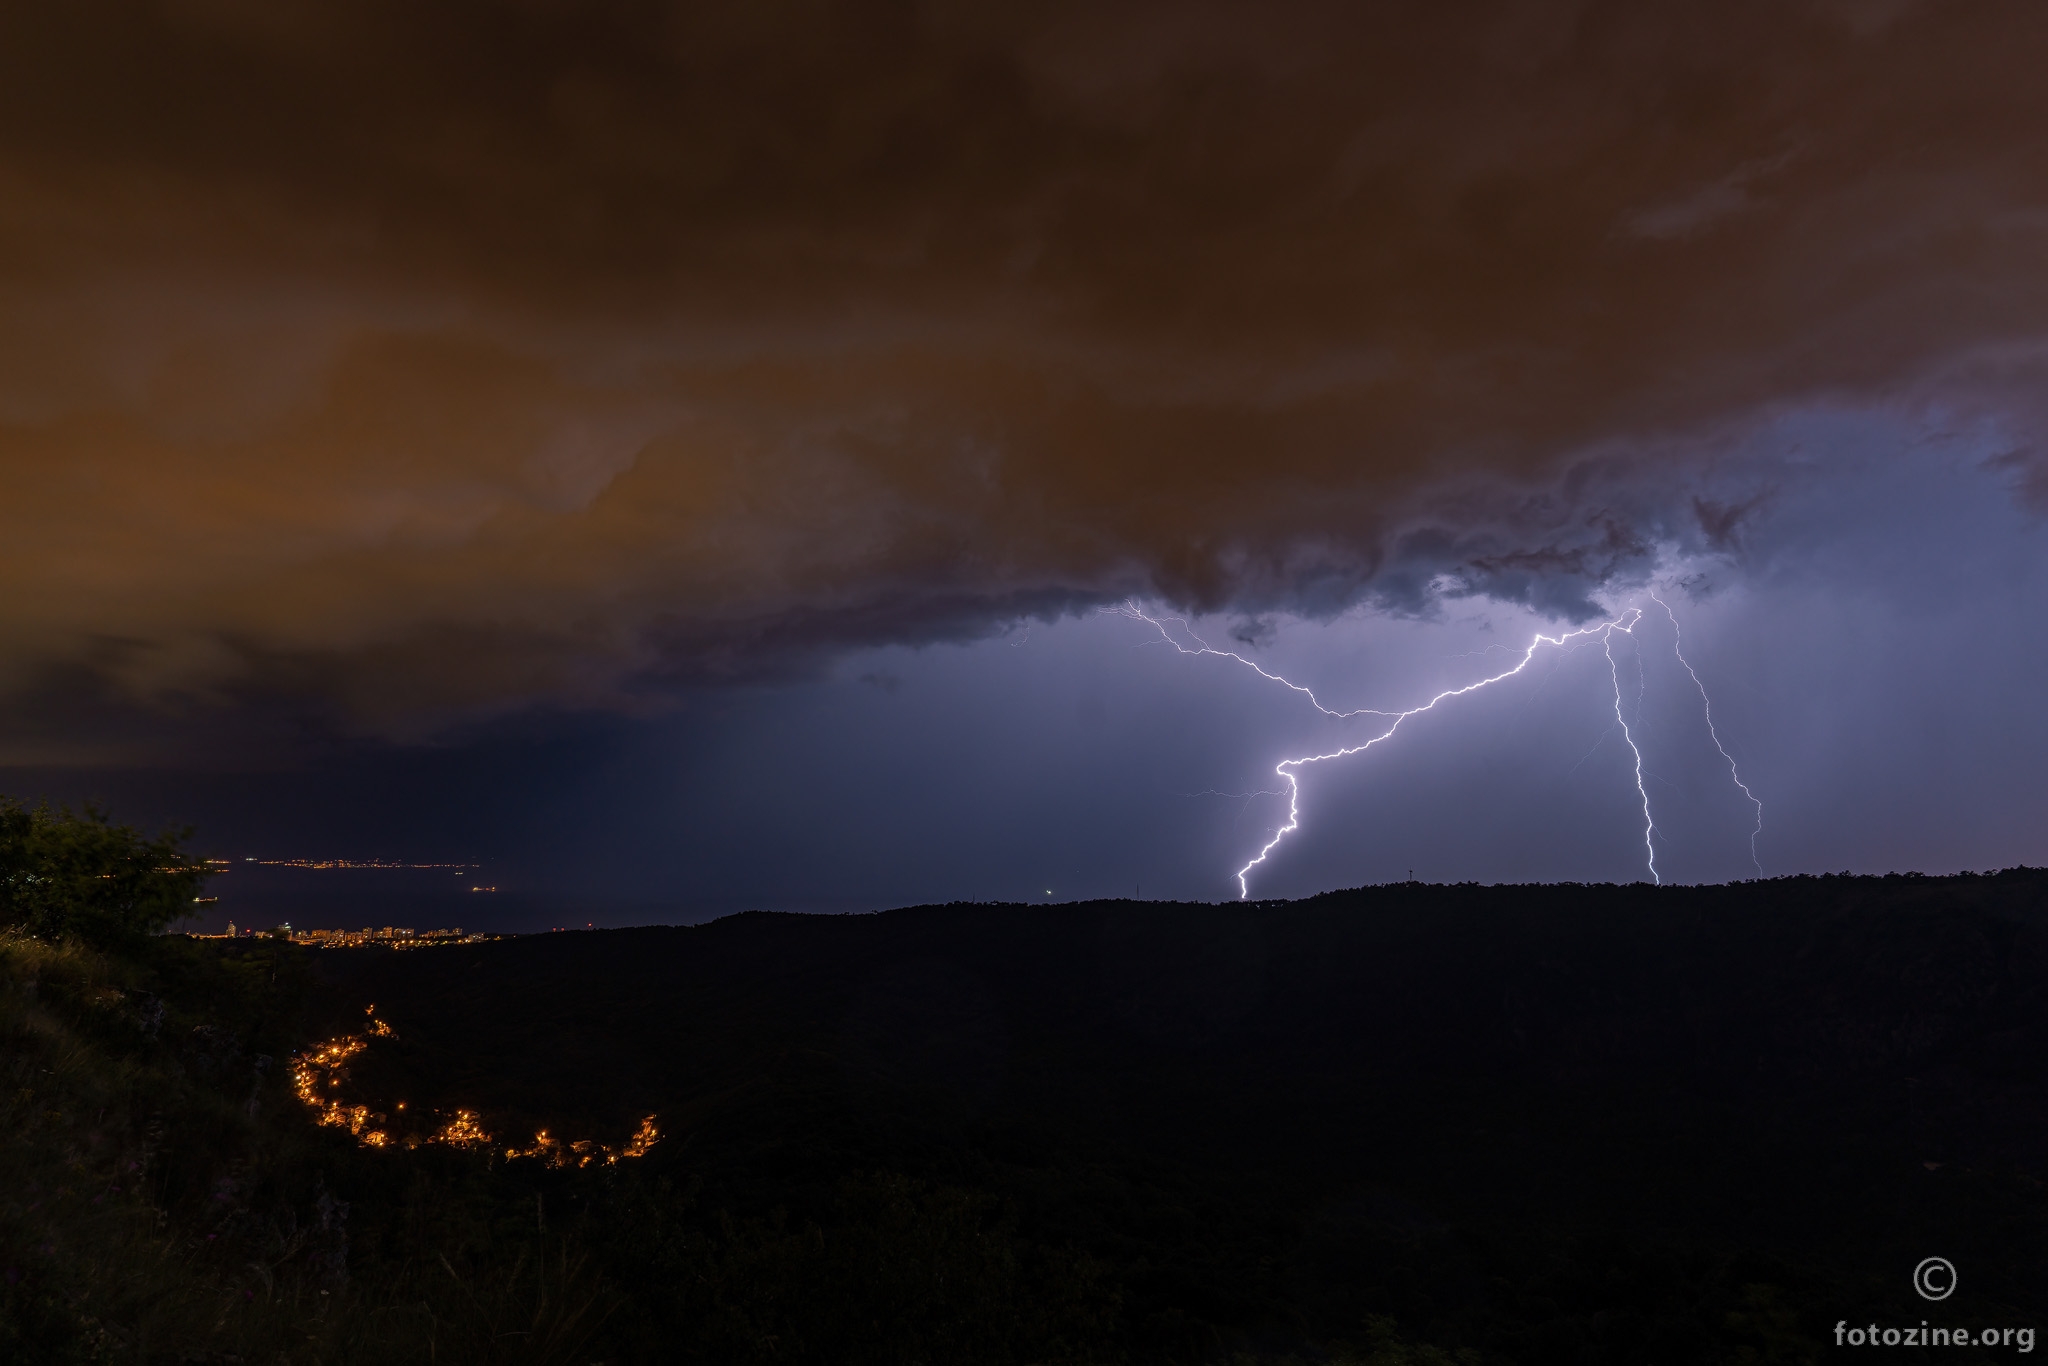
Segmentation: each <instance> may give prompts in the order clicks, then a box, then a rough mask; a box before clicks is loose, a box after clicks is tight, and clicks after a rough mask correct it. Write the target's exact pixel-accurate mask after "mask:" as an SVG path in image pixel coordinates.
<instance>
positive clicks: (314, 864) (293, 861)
mask: <svg viewBox="0 0 2048 1366" xmlns="http://www.w3.org/2000/svg"><path fill="white" fill-rule="evenodd" d="M242 862H244V863H253V864H255V865H256V866H257V867H258V868H313V869H322V870H324V869H329V868H429V869H436V870H441V871H447V872H457V873H466V872H469V871H470V870H471V869H474V868H481V867H482V866H483V865H482V864H480V863H398V862H394V861H393V860H391V859H381V858H245V859H243V860H242ZM207 863H208V864H209V865H211V866H212V867H213V868H215V869H218V870H219V871H222V872H225V871H226V870H227V869H229V868H231V867H233V866H234V865H233V864H232V863H230V862H229V861H228V860H226V859H208V860H207Z"/></svg>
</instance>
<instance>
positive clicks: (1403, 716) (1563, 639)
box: [1105, 592, 1763, 899]
mask: <svg viewBox="0 0 2048 1366" xmlns="http://www.w3.org/2000/svg"><path fill="white" fill-rule="evenodd" d="M1650 597H1651V599H1652V600H1653V601H1655V602H1656V603H1657V605H1658V606H1659V607H1660V608H1663V610H1664V613H1665V615H1666V616H1668V617H1671V626H1672V631H1673V633H1674V634H1673V640H1674V645H1673V653H1674V654H1675V655H1676V656H1677V658H1678V662H1679V663H1680V664H1682V665H1684V667H1685V671H1686V673H1687V674H1688V675H1689V676H1690V677H1691V678H1692V681H1693V685H1694V686H1695V687H1696V688H1698V689H1699V693H1700V701H1701V703H1702V705H1703V706H1705V707H1707V709H1708V710H1707V730H1708V733H1709V734H1710V735H1712V736H1713V739H1714V747H1715V748H1716V749H1717V750H1719V751H1720V753H1721V757H1722V758H1724V759H1726V760H1727V761H1728V771H1729V775H1730V776H1731V777H1732V778H1734V780H1735V785H1736V787H1738V788H1740V789H1741V791H1742V795H1743V796H1744V797H1746V798H1748V799H1749V801H1750V802H1751V804H1752V805H1754V806H1755V807H1756V814H1757V823H1756V829H1755V830H1754V831H1752V832H1751V835H1750V860H1751V862H1753V863H1757V869H1758V871H1759V872H1761V871H1762V867H1763V865H1762V864H1761V863H1760V862H1758V861H1757V855H1756V838H1757V836H1758V835H1759V834H1761V833H1762V830H1763V803H1762V802H1761V801H1759V800H1757V798H1756V796H1755V794H1754V793H1752V792H1751V791H1750V790H1749V788H1748V786H1747V785H1745V784H1744V783H1743V781H1742V776H1741V774H1740V773H1738V772H1737V771H1736V768H1735V759H1734V757H1733V756H1732V755H1730V754H1729V753H1728V750H1727V748H1726V746H1724V745H1723V744H1722V743H1721V737H1720V733H1719V732H1718V731H1716V730H1715V729H1714V722H1713V714H1712V709H1711V703H1710V702H1709V701H1708V698H1707V690H1706V685H1705V684H1703V683H1702V682H1701V681H1700V676H1699V674H1698V673H1697V672H1696V671H1695V670H1694V669H1693V667H1692V664H1691V663H1690V662H1689V661H1687V660H1686V658H1685V656H1684V654H1683V653H1682V652H1680V651H1679V649H1678V647H1677V644H1676V642H1677V639H1678V636H1677V631H1678V619H1677V617H1676V616H1673V615H1672V613H1671V608H1670V607H1669V606H1668V605H1666V604H1665V602H1664V601H1663V600H1662V599H1661V598H1658V597H1657V595H1656V594H1655V593H1654V592H1653V593H1651V594H1650ZM1105 610H1107V611H1111V612H1115V613H1116V614H1118V615H1120V616H1125V617H1129V618H1130V619H1132V620H1134V621H1142V622H1144V623H1145V624H1146V625H1148V626H1150V627H1152V628H1153V629H1154V630H1155V631H1157V632H1158V633H1159V637H1160V639H1161V640H1163V641H1165V642H1166V643H1167V644H1168V645H1171V646H1172V647H1173V648H1174V649H1175V650H1176V651H1178V652H1179V653H1181V654H1184V655H1213V656H1215V657H1217V658H1219V659H1229V660H1234V661H1236V662H1237V663H1239V664H1242V665H1244V666H1245V667H1246V668H1248V669H1250V670H1251V671H1252V672H1254V673H1256V674H1258V675H1259V676H1260V677H1261V678H1265V679H1268V680H1270V681H1272V682H1274V683H1278V684H1280V685H1281V686H1282V687H1284V688H1287V689H1290V690H1291V691H1294V692H1297V693H1300V694H1301V695H1302V696H1304V697H1306V698H1307V699H1308V700H1309V703H1310V704H1311V705H1312V706H1314V707H1315V709H1316V710H1317V711H1319V712H1321V713H1322V714H1323V715H1325V716H1329V717H1333V718H1336V719H1338V720H1346V719H1349V718H1351V717H1356V716H1381V717H1386V718H1388V725H1387V727H1386V729H1385V730H1383V731H1381V732H1380V733H1379V734H1377V735H1375V736H1373V737H1372V738H1371V739H1369V740H1366V741H1364V742H1363V743H1360V744H1356V745H1346V746H1344V747H1342V748H1339V749H1334V750H1331V751H1329V752H1328V753H1325V754H1308V755H1302V756H1300V757H1298V758H1292V759H1283V760H1281V761H1280V762H1279V763H1278V764H1277V765H1275V766H1274V770H1273V771H1274V772H1275V773H1276V774H1278V775H1279V776H1280V778H1281V779H1282V780H1284V781H1285V782H1286V784H1287V787H1286V790H1285V796H1286V797H1287V820H1286V821H1285V822H1284V823H1283V824H1282V825H1280V827H1279V828H1278V829H1276V830H1275V831H1274V832H1273V837H1272V838H1271V839H1269V840H1267V841H1266V843H1265V845H1264V846H1262V847H1261V848H1260V849H1259V851H1258V853H1256V854H1255V855H1253V856H1252V858H1251V859H1250V861H1248V862H1247V863H1246V864H1245V865H1244V866H1243V867H1242V868H1240V869H1238V870H1237V891H1238V896H1239V898H1240V899H1246V898H1249V897H1250V895H1251V873H1252V870H1253V869H1255V868H1257V867H1258V866H1259V865H1260V864H1262V863H1264V862H1266V861H1267V859H1268V858H1270V857H1271V856H1272V854H1273V851H1274V850H1276V849H1278V848H1279V847H1280V845H1281V843H1282V842H1283V841H1285V840H1286V838H1287V837H1288V836H1289V835H1291V834H1293V833H1294V832H1295V831H1297V830H1299V829H1300V828H1301V782H1300V779H1299V776H1298V775H1299V770H1300V769H1301V768H1303V767H1304V766H1306V765H1308V764H1319V763H1326V762H1328V761H1330V760H1332V759H1344V758H1348V757H1350V756H1351V755H1353V754H1358V753H1361V752H1363V751H1365V750H1368V749H1371V748H1372V747H1373V746H1374V745H1377V744H1379V743H1380V742H1381V741H1383V740H1386V739H1389V738H1391V737H1392V736H1393V734H1394V732H1396V731H1397V730H1399V729H1400V728H1401V723H1402V722H1404V721H1406V720H1407V719H1408V718H1409V717H1411V716H1420V715H1421V714H1423V713H1424V712H1427V711H1432V710H1434V709H1435V708H1436V706H1437V704H1438V703H1440V702H1444V701H1447V700H1449V699H1450V698H1454V697H1463V696H1464V695H1466V694H1467V693H1473V692H1478V691H1480V690H1481V689H1483V688H1488V687H1491V686H1493V685H1494V684H1495V683H1500V682H1503V681H1505V680H1507V679H1510V678H1513V677H1515V676H1516V675H1517V674H1519V673H1521V672H1522V671H1523V670H1524V669H1526V668H1528V667H1529V665H1530V663H1531V662H1532V661H1534V660H1535V658H1536V655H1537V652H1538V651H1540V650H1541V649H1542V648H1543V647H1544V646H1554V647H1557V648H1559V649H1563V648H1565V647H1566V646H1567V645H1570V644H1571V643H1573V642H1582V643H1585V644H1591V643H1592V642H1593V641H1594V640H1595V639H1598V640H1599V642H1600V644H1601V647H1602V650H1603V652H1604V653H1605V654H1606V656H1607V666H1608V676H1609V677H1610V679H1612V681H1613V684H1614V722H1615V726H1616V727H1617V728H1619V729H1620V731H1621V736H1622V739H1623V741H1624V742H1625V743H1626V744H1627V745H1628V748H1629V754H1630V756H1631V757H1632V759H1633V761H1634V774H1635V785H1636V795H1637V796H1638V797H1639V798H1640V799H1641V801H1642V808H1643V850H1644V854H1645V862H1646V863H1647V866H1648V870H1649V874H1650V878H1651V880H1652V881H1654V882H1656V883H1657V884H1658V885H1660V886H1661V885H1662V883H1663V877H1662V875H1661V874H1660V873H1659V872H1658V869H1657V837H1658V831H1657V824H1656V818H1655V815H1654V814H1653V812H1652V811H1651V808H1650V791H1649V787H1648V785H1647V784H1646V783H1645V781H1644V772H1643V752H1642V749H1641V747H1640V746H1639V745H1638V744H1637V743H1636V736H1635V732H1634V729H1633V728H1632V727H1631V726H1630V725H1629V722H1628V718H1627V716H1626V715H1624V713H1623V709H1622V696H1621V666H1620V662H1619V661H1618V660H1617V659H1616V658H1615V655H1614V636H1615V633H1616V632H1619V633H1621V634H1623V635H1626V636H1629V637H1631V639H1633V638H1634V636H1635V628H1636V627H1637V626H1638V625H1639V624H1641V622H1642V620H1643V610H1642V609H1641V608H1639V607H1630V608H1628V609H1627V610H1625V611H1623V612H1622V613H1620V614H1619V615H1618V616H1616V617H1614V618H1613V619H1612V620H1609V621H1603V622H1599V623H1596V624H1595V625H1592V626H1585V627H1581V628H1579V629H1578V630H1576V631H1566V632H1563V633H1561V634H1558V635H1554V636H1547V635H1542V634H1538V635H1537V636H1536V637H1535V638H1534V639H1532V640H1531V641H1530V642H1529V645H1528V648H1527V649H1525V650H1524V651H1523V652H1522V657H1521V658H1520V659H1519V660H1517V661H1516V663H1515V665H1514V667H1512V668H1509V669H1504V670H1502V671H1501V672H1500V673H1497V674H1494V675H1492V676H1490V677H1487V678H1482V679H1480V680H1478V681H1477V682H1475V683H1467V684H1465V685H1464V686H1463V687H1458V688H1446V689H1445V690H1444V691H1442V692H1440V693H1438V694H1436V696H1434V697H1432V698H1430V699H1429V700H1428V701H1427V702H1424V703H1423V704H1422V705H1420V706H1417V707H1411V708H1409V709H1408V710H1406V711H1384V710H1381V709H1379V708H1376V707H1359V708H1356V709H1353V710H1350V711H1338V710H1336V709H1334V708H1331V707H1326V706H1324V705H1323V703H1322V700H1321V699H1320V698H1318V697H1317V696H1316V695H1315V693H1314V692H1313V691H1312V690H1310V689H1308V688H1305V687H1303V686H1301V685H1300V684H1299V683H1295V682H1293V681H1291V680H1289V679H1286V678H1283V677H1281V676H1280V675H1279V674H1276V673H1273V672H1271V671H1270V670H1268V669H1265V668H1263V667H1261V666H1260V665H1258V664H1256V663H1254V662H1253V661H1251V660H1249V659H1247V658H1245V657H1244V656H1243V655H1241V654H1238V653H1236V652H1235V651H1232V650H1219V649H1217V648H1215V647H1214V646H1212V645H1210V644H1209V643H1208V642H1207V641H1205V640H1203V639H1202V638H1201V637H1200V636H1198V635H1196V634H1195V632H1194V630H1193V628H1192V627H1191V626H1190V625H1189V624H1188V622H1187V620H1186V619H1185V618H1181V617H1163V618H1155V617H1152V616H1150V615H1147V614H1146V613H1145V612H1144V611H1143V610H1142V609H1140V608H1139V607H1138V606H1137V604H1136V603H1131V602H1126V603H1124V604H1123V605H1122V606H1120V607H1115V608H1108V609H1105ZM1169 621H1172V622H1177V623H1178V624H1179V626H1180V629H1181V630H1182V631H1183V632H1184V633H1185V634H1186V635H1187V637H1188V639H1189V640H1192V641H1193V642H1194V645H1193V647H1190V646H1188V645H1184V644H1182V643H1181V641H1180V640H1179V639H1177V638H1176V637H1175V636H1174V634H1173V632H1171V631H1169V630H1168V629H1167V627H1166V623H1167V622H1169ZM1636 667H1637V671H1638V679H1639V683H1640V679H1641V670H1642V657H1641V654H1640V653H1638V655H1637V658H1636ZM1640 691H1641V689H1640V686H1639V688H1638V693H1639V694H1640ZM1636 716H1637V720H1638V721H1639V722H1640V720H1641V718H1642V698H1641V696H1640V695H1639V696H1638V697H1637V700H1636ZM1273 795H1275V796H1278V795H1282V794H1280V793H1274V794H1273Z"/></svg>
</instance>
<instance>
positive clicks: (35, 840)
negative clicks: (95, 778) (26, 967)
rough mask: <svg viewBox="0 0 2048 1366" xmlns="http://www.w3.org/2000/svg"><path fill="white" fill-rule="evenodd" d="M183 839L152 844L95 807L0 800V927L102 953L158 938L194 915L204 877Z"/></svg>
mask: <svg viewBox="0 0 2048 1366" xmlns="http://www.w3.org/2000/svg"><path fill="white" fill-rule="evenodd" d="M186 834H187V832H184V831H171V832H167V833H165V834H163V835H159V836H157V837H156V838H154V839H150V838H147V837H145V836H144V835H143V834H142V833H141V832H140V831H138V830H136V829H135V828H134V827H132V826H127V825H116V824H114V823H113V822H112V821H111V820H109V819H108V818H107V815H106V813H105V812H103V811H101V810H100V809H99V808H97V807H94V806H90V805H88V806H87V807H86V808H85V809H84V810H83V811H78V812H74V811H72V810H70V809H69V808H66V807H52V806H50V805H49V804H48V803H47V802H45V803H42V804H40V805H37V806H23V805H22V804H21V803H19V802H16V801H14V800H13V799H11V798H7V797H0V927H7V928H11V929H16V930H21V931H23V932H26V933H28V934H33V935H38V936H41V937H44V938H51V939H58V938H67V937H76V938H79V939H83V940H85V941H87V942H89V943H93V944H100V945H106V946H112V945H117V944H120V943H123V942H126V941H131V940H133V939H135V938H138V937H140V936H143V935H150V934H157V933H160V932H161V931H163V930H165V929H167V928H169V927H170V926H171V925H172V924H173V923H175V922H176V921H177V920H179V919H181V918H182V917H184V916H186V915H189V914H190V913H191V911H192V903H193V899H194V898H195V897H196V896H197V895H198V893H199V889H200V887H201V886H202V884H203V883H204V880H205V877H206V866H205V864H203V863H201V862H200V861H199V860H197V859H194V858H193V857H191V856H190V855H189V854H187V853H186V852H185V851H184V849H183V848H182V844H183V842H184V840H185V838H186Z"/></svg>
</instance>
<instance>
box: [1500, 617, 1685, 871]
mask: <svg viewBox="0 0 2048 1366" xmlns="http://www.w3.org/2000/svg"><path fill="white" fill-rule="evenodd" d="M1629 611H1631V612H1633V613H1635V616H1634V617H1633V618H1631V619H1630V621H1629V624H1628V625H1626V626H1617V625H1615V624H1613V623H1611V622H1610V623H1609V624H1608V626H1607V628H1606V629H1605V630H1603V631H1602V632H1601V633H1600V644H1601V647H1602V649H1604V650H1605V651H1606V654H1607V672H1608V674H1609V675H1610V676H1611V677H1612V678H1613V679H1614V724H1615V725H1617V726H1620V727H1621V738H1622V739H1623V740H1625V741H1627V742H1628V752H1629V753H1630V754H1632V755H1634V756H1635V761H1636V795H1637V796H1639V797H1641V798H1642V799H1643V848H1644V849H1645V850H1646V851H1647V852H1648V855H1649V862H1650V880H1651V881H1652V882H1654V883H1656V884H1657V885H1658V886H1659V887H1661V886H1663V885H1664V879H1663V878H1662V877H1660V876H1659V875H1658V873H1657V822H1656V821H1655V819H1653V818H1652V817H1651V815H1650V789H1649V788H1647V787H1644V786H1643V752H1642V750H1640V749H1638V748H1637V747H1636V737H1635V734H1634V732H1632V731H1630V730H1629V728H1628V718H1627V717H1625V716H1623V715H1622V714H1621V665H1619V664H1617V663H1616V662H1615V659H1614V633H1615V632H1616V631H1623V632H1626V633H1627V634H1628V636H1629V637H1630V639H1634V637H1635V625H1636V622H1638V621H1641V620H1642V619H1643V614H1642V610H1641V609H1640V608H1635V607H1631V608H1630V609H1629ZM1537 639H1539V640H1540V639H1542V637H1541V636H1539V637H1537ZM1535 648H1536V647H1535V646H1533V645H1532V646H1530V647H1529V649H1530V650H1531V652H1532V653H1533V652H1534V650H1535ZM1636 681H1637V683H1638V685H1641V684H1642V682H1643V657H1642V655H1641V654H1640V653H1639V654H1637V655H1636ZM1642 719H1643V693H1642V687H1641V686H1638V687H1637V689H1636V720H1638V721H1640V720H1642Z"/></svg>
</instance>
